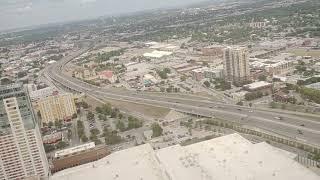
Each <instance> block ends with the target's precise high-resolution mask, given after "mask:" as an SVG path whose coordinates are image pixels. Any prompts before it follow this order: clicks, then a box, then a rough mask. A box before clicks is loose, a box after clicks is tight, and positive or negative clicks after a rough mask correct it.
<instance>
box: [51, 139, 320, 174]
mask: <svg viewBox="0 0 320 180" xmlns="http://www.w3.org/2000/svg"><path fill="white" fill-rule="evenodd" d="M295 157H296V155H295V154H293V153H290V152H287V151H284V150H280V149H278V148H275V147H273V146H271V145H269V144H267V143H264V142H263V143H257V144H253V143H251V142H250V141H248V140H246V139H245V138H243V137H242V136H240V135H239V134H231V135H226V136H222V137H219V138H215V139H211V140H207V141H203V142H200V143H196V144H192V145H188V146H181V145H175V146H170V147H167V148H163V149H160V150H157V151H155V150H153V149H152V147H151V145H149V144H144V145H140V146H136V147H133V148H130V149H126V150H122V151H118V152H115V153H113V154H111V155H109V156H107V157H105V158H103V159H100V160H98V161H96V162H92V163H89V164H85V165H81V166H77V167H74V168H70V169H66V170H63V171H61V172H58V173H56V174H53V176H52V177H50V179H51V180H82V179H83V180H87V179H94V180H104V179H117V180H127V179H135V180H151V179H152V180H182V179H183V180H195V179H206V180H235V179H238V180H244V179H259V180H284V179H290V180H300V179H308V180H318V179H319V176H318V175H316V174H315V173H314V172H312V171H311V170H309V169H307V168H306V167H304V166H303V165H301V164H299V163H298V162H297V161H295V160H294V158H295ZM275 162H276V163H275Z"/></svg>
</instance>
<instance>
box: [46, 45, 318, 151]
mask: <svg viewBox="0 0 320 180" xmlns="http://www.w3.org/2000/svg"><path fill="white" fill-rule="evenodd" d="M88 49H89V48H86V49H82V50H79V51H77V52H74V53H72V54H71V55H69V56H68V57H65V58H64V59H62V60H61V61H59V62H57V63H55V64H53V65H51V66H50V67H49V68H46V71H45V72H44V74H45V75H46V76H47V77H49V78H51V80H52V81H53V82H55V84H57V83H59V84H61V85H63V86H66V87H68V88H70V89H72V90H76V91H78V92H84V93H86V94H87V95H89V96H92V97H95V98H98V99H101V100H104V99H113V100H119V101H127V102H131V103H132V102H133V103H139V104H144V105H152V106H159V107H167V108H172V109H175V110H177V111H181V112H187V113H190V112H191V113H193V114H198V115H204V116H212V117H219V118H223V119H226V120H229V121H235V122H240V123H243V124H246V125H250V126H254V127H258V128H261V129H265V130H269V131H273V132H275V133H278V134H281V135H285V136H288V137H291V138H296V139H299V140H302V141H307V142H308V143H312V144H317V145H320V116H316V115H313V116H311V115H309V114H304V113H299V114H297V113H295V112H288V111H277V110H273V109H256V108H254V107H253V108H248V107H242V106H236V105H230V104H221V103H216V102H211V101H210V100H204V99H201V100H197V99H196V98H185V97H184V98H180V97H172V96H164V95H161V94H150V93H143V92H139V93H137V92H132V91H126V90H119V89H117V90H115V89H104V88H100V87H96V86H93V85H90V84H87V83H85V82H83V81H80V80H77V79H74V78H72V77H69V76H67V75H65V74H63V73H62V69H63V67H64V66H65V64H66V63H68V62H69V61H70V60H72V59H74V58H75V57H77V56H79V55H81V54H83V53H84V52H86V51H87V50H88ZM277 117H282V119H279V118H277ZM299 131H300V132H301V133H299Z"/></svg>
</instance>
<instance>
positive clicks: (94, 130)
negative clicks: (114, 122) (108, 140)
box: [90, 128, 100, 136]
mask: <svg viewBox="0 0 320 180" xmlns="http://www.w3.org/2000/svg"><path fill="white" fill-rule="evenodd" d="M90 133H91V135H94V136H97V135H99V134H100V130H99V129H97V128H93V129H91V130H90Z"/></svg>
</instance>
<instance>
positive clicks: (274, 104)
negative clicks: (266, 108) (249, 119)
mask: <svg viewBox="0 0 320 180" xmlns="http://www.w3.org/2000/svg"><path fill="white" fill-rule="evenodd" d="M270 107H271V108H273V109H274V108H276V107H277V104H276V103H275V102H274V101H272V102H271V103H270Z"/></svg>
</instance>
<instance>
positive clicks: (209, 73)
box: [204, 68, 223, 79]
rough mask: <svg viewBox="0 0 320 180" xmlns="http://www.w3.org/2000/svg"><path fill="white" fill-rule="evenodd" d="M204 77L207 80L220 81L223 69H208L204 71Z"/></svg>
mask: <svg viewBox="0 0 320 180" xmlns="http://www.w3.org/2000/svg"><path fill="white" fill-rule="evenodd" d="M204 77H205V78H208V79H221V78H223V68H210V69H208V70H206V71H204Z"/></svg>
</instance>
